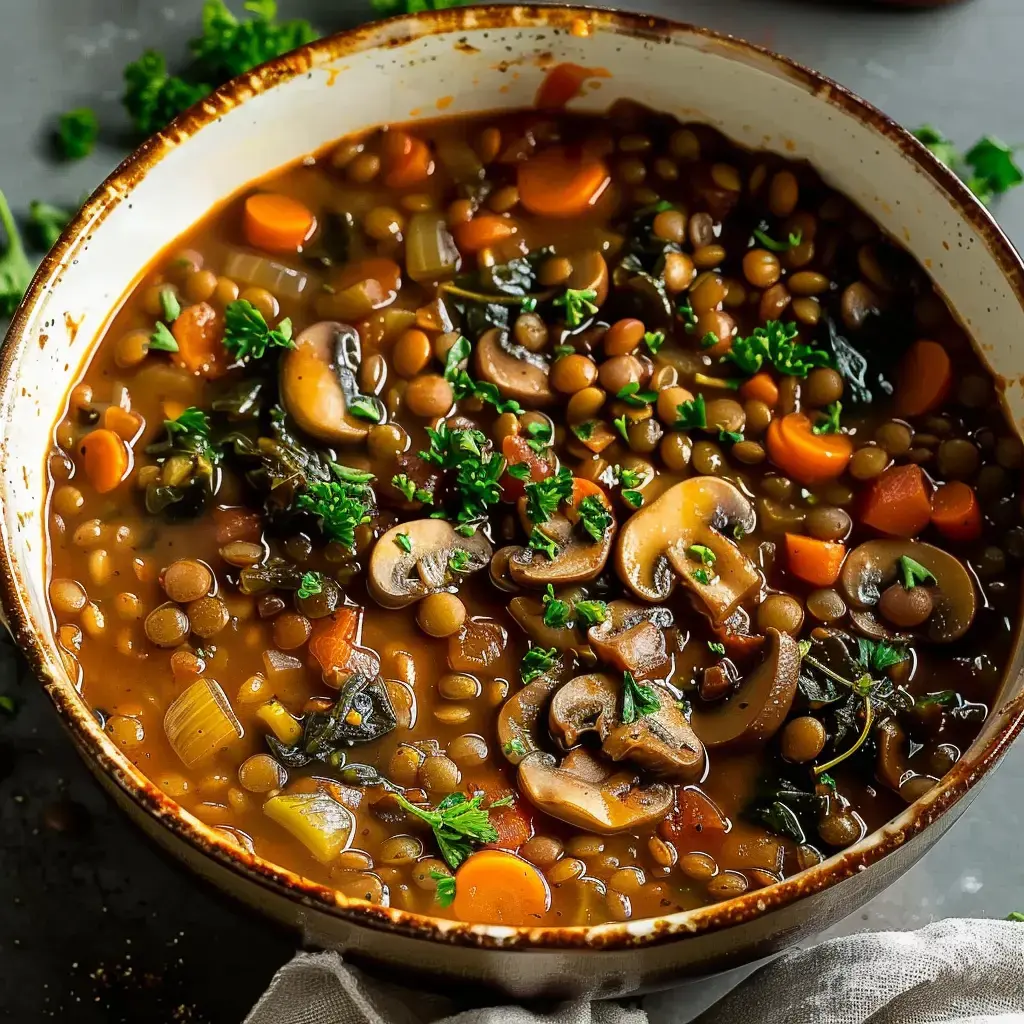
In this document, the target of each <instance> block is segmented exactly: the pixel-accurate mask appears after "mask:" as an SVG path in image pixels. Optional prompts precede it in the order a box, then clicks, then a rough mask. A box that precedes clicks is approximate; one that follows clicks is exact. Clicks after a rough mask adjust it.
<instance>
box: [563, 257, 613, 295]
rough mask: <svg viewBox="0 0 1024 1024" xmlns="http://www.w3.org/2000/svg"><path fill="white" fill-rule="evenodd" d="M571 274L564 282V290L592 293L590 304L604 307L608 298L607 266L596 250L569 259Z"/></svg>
mask: <svg viewBox="0 0 1024 1024" xmlns="http://www.w3.org/2000/svg"><path fill="white" fill-rule="evenodd" d="M569 263H570V265H571V266H572V273H571V274H570V275H569V279H568V280H567V281H566V282H565V286H566V288H572V289H573V290H574V291H579V292H593V293H594V295H595V297H594V298H593V299H591V302H593V303H594V305H595V306H602V305H604V301H605V299H607V298H608V264H607V262H606V261H605V258H604V256H602V255H601V254H600V253H599V252H598V251H597V250H596V249H586V250H585V251H583V252H577V253H573V255H572V256H570V257H569Z"/></svg>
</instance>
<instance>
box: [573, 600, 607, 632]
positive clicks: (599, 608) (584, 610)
mask: <svg viewBox="0 0 1024 1024" xmlns="http://www.w3.org/2000/svg"><path fill="white" fill-rule="evenodd" d="M572 608H573V611H574V612H575V613H576V619H577V622H578V623H579V624H581V625H583V626H597V625H600V623H602V622H604V621H605V620H606V619H607V618H608V605H606V604H605V603H604V601H576V602H574V603H573V606H572Z"/></svg>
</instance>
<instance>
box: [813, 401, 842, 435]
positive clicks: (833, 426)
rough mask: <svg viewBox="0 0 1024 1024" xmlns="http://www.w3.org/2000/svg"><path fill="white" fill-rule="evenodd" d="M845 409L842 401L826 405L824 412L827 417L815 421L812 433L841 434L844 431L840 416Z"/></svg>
mask: <svg viewBox="0 0 1024 1024" xmlns="http://www.w3.org/2000/svg"><path fill="white" fill-rule="evenodd" d="M842 411H843V403H842V402H833V403H832V404H831V405H828V406H826V407H825V408H824V409H823V410H822V412H824V413H825V418H824V419H823V420H821V421H820V422H818V423H815V424H814V426H813V427H811V433H812V434H839V433H841V432H842V429H843V428H842V425H841V424H840V422H839V417H840V415H841V414H842Z"/></svg>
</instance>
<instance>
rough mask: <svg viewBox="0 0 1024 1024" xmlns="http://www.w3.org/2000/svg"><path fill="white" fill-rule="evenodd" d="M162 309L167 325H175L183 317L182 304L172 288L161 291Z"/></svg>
mask: <svg viewBox="0 0 1024 1024" xmlns="http://www.w3.org/2000/svg"><path fill="white" fill-rule="evenodd" d="M160 308H161V309H162V310H163V314H164V322H165V323H168V324H173V323H174V321H175V320H177V319H178V317H179V316H181V303H180V302H179V301H178V296H177V295H175V294H174V292H173V291H172V290H171V289H170V288H161V289H160Z"/></svg>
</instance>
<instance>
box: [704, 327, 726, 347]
mask: <svg viewBox="0 0 1024 1024" xmlns="http://www.w3.org/2000/svg"><path fill="white" fill-rule="evenodd" d="M721 340H722V339H721V338H719V336H718V335H717V334H715V332H714V331H706V332H705V333H704V337H703V338H701V339H700V347H701V348H714V347H715V346H716V345H717V344H718V343H719V342H720V341H721Z"/></svg>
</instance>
